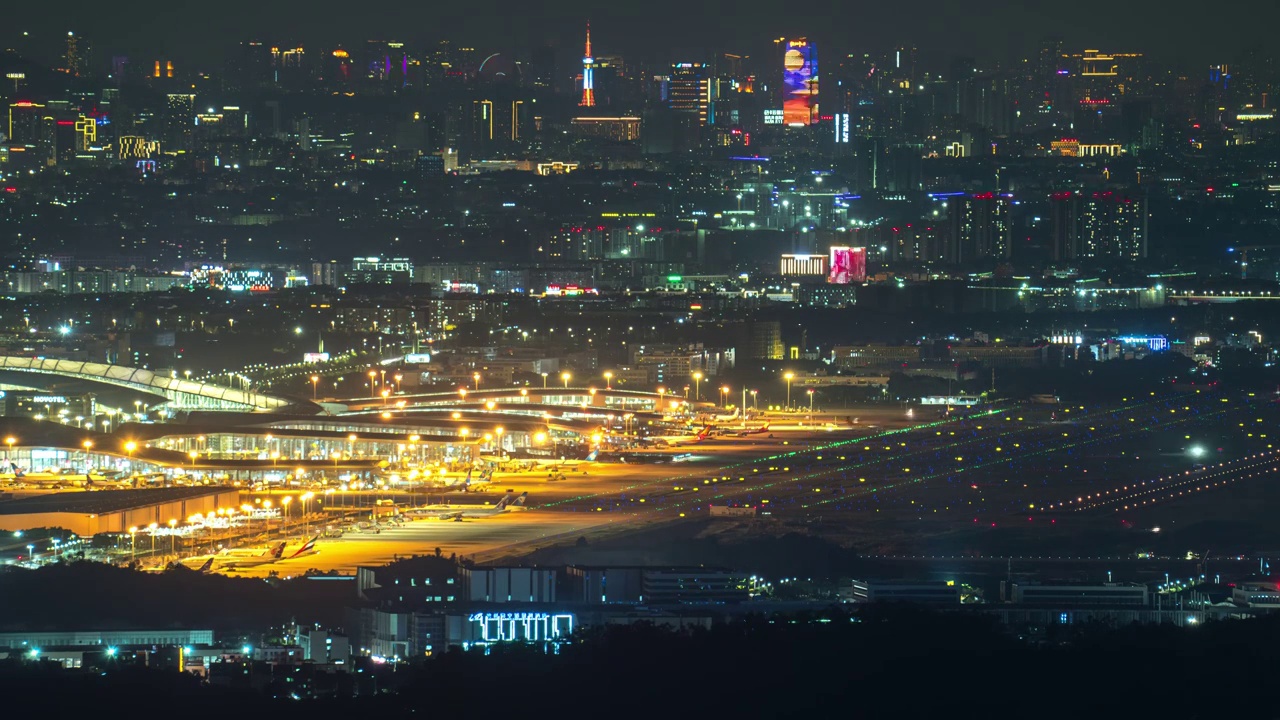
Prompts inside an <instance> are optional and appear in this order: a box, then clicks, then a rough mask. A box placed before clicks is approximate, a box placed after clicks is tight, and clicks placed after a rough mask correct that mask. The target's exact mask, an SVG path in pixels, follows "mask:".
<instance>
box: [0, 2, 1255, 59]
mask: <svg viewBox="0 0 1280 720" xmlns="http://www.w3.org/2000/svg"><path fill="white" fill-rule="evenodd" d="M801 9H803V10H801ZM4 15H5V18H4V22H3V24H2V25H3V26H2V27H0V43H2V44H3V46H4V47H12V48H17V49H19V50H20V51H23V52H24V53H25V54H29V55H33V56H35V57H36V58H38V59H49V58H48V57H40V55H41V54H43V55H46V56H48V55H49V54H50V53H51V52H52V51H51V50H50V48H56V47H58V46H59V44H60V40H59V38H60V36H65V34H66V32H67V31H68V30H75V31H76V32H77V33H79V34H82V35H86V36H88V37H89V39H90V41H91V42H92V44H93V46H94V49H95V53H96V54H97V55H98V56H99V57H100V58H106V57H109V56H110V55H115V54H125V55H139V56H147V57H151V56H155V55H157V54H164V55H165V56H172V57H174V58H175V59H178V60H180V61H182V62H186V63H195V64H201V65H209V66H211V69H216V68H217V67H218V61H219V60H220V59H221V58H222V57H223V56H224V55H225V54H226V53H228V52H229V48H231V47H233V46H234V45H235V43H237V42H239V41H240V40H243V39H247V38H249V37H251V36H254V37H258V38H261V39H268V40H273V39H279V40H281V41H287V40H290V39H297V40H300V41H302V42H303V43H304V44H305V45H312V46H320V47H317V48H316V49H317V50H319V49H322V48H323V47H325V46H330V45H334V44H337V43H338V42H346V43H347V44H348V46H351V45H354V44H356V43H358V42H360V41H362V40H365V39H371V38H383V39H398V40H403V41H406V42H411V43H412V42H422V41H429V40H434V39H437V38H440V37H448V38H451V39H454V40H456V41H459V42H464V43H468V44H473V45H475V46H476V47H477V49H479V50H482V51H503V50H506V51H519V50H520V49H522V48H528V47H532V46H535V45H539V44H542V43H551V44H553V45H557V46H568V47H572V46H574V45H576V44H577V43H580V42H581V34H582V23H583V21H584V20H585V19H586V18H588V17H589V18H590V19H591V21H592V27H593V35H594V37H595V41H596V46H597V48H598V49H597V52H598V53H610V52H619V53H622V54H631V55H632V56H638V57H642V58H643V59H654V60H669V59H670V57H669V55H670V54H671V53H672V52H674V53H677V54H681V53H683V54H690V52H689V51H692V50H693V49H695V48H708V49H719V50H727V51H736V52H742V53H748V54H750V53H751V52H752V51H753V50H755V51H762V50H763V48H765V47H767V44H768V41H769V40H770V39H771V38H774V37H778V36H784V35H787V36H800V35H808V36H809V37H811V38H813V39H815V40H817V41H818V42H820V43H822V44H821V45H820V47H825V48H827V49H828V52H830V51H832V50H834V51H836V52H839V53H841V54H843V53H846V52H854V51H862V50H866V49H876V48H881V47H884V48H887V47H888V46H891V45H893V44H895V43H899V42H903V43H914V44H915V45H916V46H917V47H919V48H921V50H922V52H923V53H924V59H925V60H926V61H928V60H937V61H945V59H946V58H947V57H948V56H950V55H953V54H964V55H968V56H974V57H977V58H979V59H990V60H1006V59H1010V58H1014V57H1017V56H1019V55H1020V54H1023V53H1034V50H1035V48H1036V47H1037V46H1038V44H1039V42H1040V41H1041V40H1042V39H1043V38H1045V37H1048V36H1050V35H1057V36H1059V37H1062V38H1063V39H1064V40H1065V41H1066V42H1067V44H1068V48H1071V49H1077V50H1078V49H1083V48H1084V47H1086V46H1087V47H1091V48H1098V49H1102V50H1106V51H1113V52H1125V51H1137V52H1146V53H1148V54H1151V55H1154V56H1155V58H1156V59H1159V60H1167V61H1168V62H1171V63H1175V64H1185V63H1196V64H1200V63H1206V62H1209V61H1222V60H1224V59H1225V60H1231V59H1234V58H1235V57H1236V56H1238V54H1239V52H1240V50H1241V49H1243V48H1246V47H1249V46H1252V45H1259V44H1262V43H1263V41H1264V40H1265V39H1266V38H1267V33H1273V32H1274V31H1273V29H1274V28H1275V27H1276V26H1277V25H1280V3H1277V2H1274V1H1272V2H1266V1H1264V0H1244V1H1242V2H1238V3H1231V4H1228V5H1225V6H1214V5H1206V4H1205V3H1203V2H1200V1H1198V0H1197V1H1194V2H1193V1H1192V0H1072V1H1070V2H1066V1H1064V2H1054V3H1048V2H1038V3H1037V2H1018V1H1017V0H987V1H985V2H978V1H974V2H955V1H954V0H920V1H915V2H911V1H908V2H862V3H858V2H848V1H840V0H816V1H814V2H809V3H796V2H783V1H781V0H741V1H739V2H724V1H723V0H719V1H712V2H705V1H703V2H696V1H695V2H678V1H676V0H643V1H641V0H618V1H617V2H613V3H604V2H597V3H592V2H584V1H582V0H570V1H568V2H565V1H562V0H552V1H551V2H539V1H538V0H487V1H486V0H477V1H475V2H447V3H445V2H439V1H438V0H426V1H425V2H423V1H418V2H414V1H413V0H396V1H394V2H355V1H354V0H311V1H310V2H297V1H295V0H212V1H207V2H200V3H189V2H183V1H182V0H163V1H161V0H127V2H123V3H117V4H104V3H102V2H101V1H100V0H59V1H58V2H49V3H38V2H21V3H10V4H9V5H8V6H7V7H6V8H5V13H4ZM24 30H26V31H28V32H29V33H30V35H29V36H28V37H27V38H25V39H24V38H23V37H22V36H21V33H22V31H24ZM24 41H25V43H26V45H23V43H24ZM646 56H647V57H646ZM828 57H830V56H828Z"/></svg>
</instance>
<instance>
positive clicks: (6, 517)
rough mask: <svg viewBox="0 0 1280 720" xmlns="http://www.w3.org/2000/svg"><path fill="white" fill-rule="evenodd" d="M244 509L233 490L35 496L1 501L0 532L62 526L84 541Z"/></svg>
mask: <svg viewBox="0 0 1280 720" xmlns="http://www.w3.org/2000/svg"><path fill="white" fill-rule="evenodd" d="M239 506H240V491H239V490H238V489H236V488H233V487H175V488H157V489H154V490H112V491H110V492H71V493H51V494H48V495H37V496H32V497H26V498H22V499H19V500H10V501H8V502H0V531H6V532H16V531H18V530H28V529H31V528H42V527H46V528H53V527H59V528H63V529H65V530H69V531H70V532H73V533H75V534H77V535H79V536H80V537H93V536H94V535H97V534H98V533H121V534H124V533H127V532H129V528H131V527H139V528H145V527H147V526H148V525H151V524H152V523H155V524H156V525H165V524H167V523H168V522H169V521H170V520H175V519H176V520H178V521H179V522H182V521H184V520H185V519H186V518H188V517H191V516H192V515H195V514H197V513H199V514H201V515H207V514H209V513H216V512H217V510H218V508H237V507H239Z"/></svg>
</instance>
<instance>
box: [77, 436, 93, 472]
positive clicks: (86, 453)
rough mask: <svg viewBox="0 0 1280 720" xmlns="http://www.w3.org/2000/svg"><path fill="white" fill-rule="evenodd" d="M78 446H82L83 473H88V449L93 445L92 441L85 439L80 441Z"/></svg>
mask: <svg viewBox="0 0 1280 720" xmlns="http://www.w3.org/2000/svg"><path fill="white" fill-rule="evenodd" d="M80 446H81V447H83V448H84V473H85V475H88V474H89V470H90V468H91V466H90V465H89V450H90V448H92V447H93V441H92V440H85V441H84V442H82V443H80Z"/></svg>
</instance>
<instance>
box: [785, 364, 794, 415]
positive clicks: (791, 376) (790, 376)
mask: <svg viewBox="0 0 1280 720" xmlns="http://www.w3.org/2000/svg"><path fill="white" fill-rule="evenodd" d="M782 377H783V378H785V379H786V381H787V409H788V410H790V409H791V381H792V380H794V379H795V377H796V374H795V373H793V372H787V373H784V374H783V376H782Z"/></svg>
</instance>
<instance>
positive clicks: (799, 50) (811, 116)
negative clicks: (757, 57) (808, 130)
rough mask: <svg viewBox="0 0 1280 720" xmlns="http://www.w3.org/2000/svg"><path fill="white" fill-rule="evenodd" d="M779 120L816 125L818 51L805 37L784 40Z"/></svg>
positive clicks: (792, 123)
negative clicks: (784, 50)
mask: <svg viewBox="0 0 1280 720" xmlns="http://www.w3.org/2000/svg"><path fill="white" fill-rule="evenodd" d="M782 115H783V118H782V121H783V122H784V123H785V124H787V125H796V126H799V125H812V124H814V123H816V122H818V48H817V47H816V46H815V45H814V44H813V43H811V42H809V41H808V40H807V39H806V38H796V39H794V40H788V41H787V49H786V53H785V54H784V55H783V59H782Z"/></svg>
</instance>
